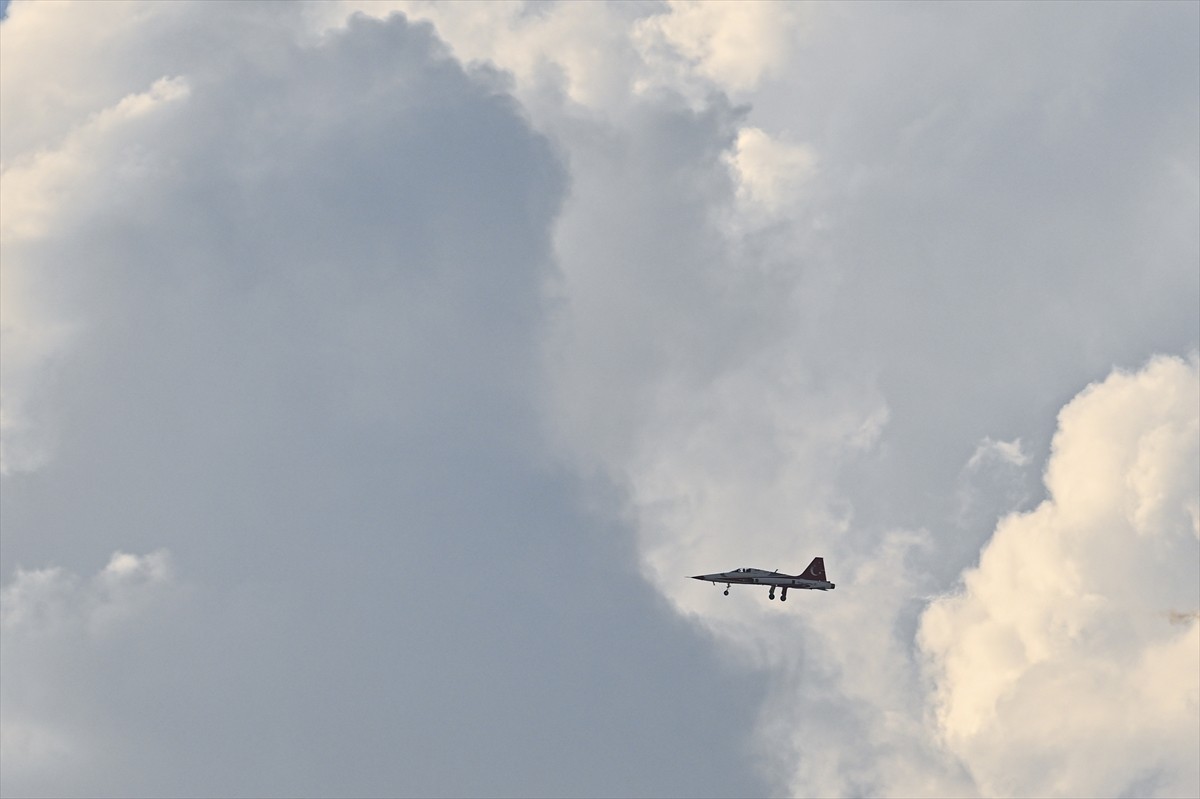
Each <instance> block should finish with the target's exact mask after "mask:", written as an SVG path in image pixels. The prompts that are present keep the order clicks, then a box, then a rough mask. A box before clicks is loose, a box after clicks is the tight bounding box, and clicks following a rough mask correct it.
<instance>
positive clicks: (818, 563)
mask: <svg viewBox="0 0 1200 799" xmlns="http://www.w3.org/2000/svg"><path fill="white" fill-rule="evenodd" d="M797 576H798V577H800V579H802V580H820V581H821V582H827V581H826V579H825V559H824V558H813V559H812V563H810V564H808V568H807V569H805V570H804V571H803V572H801V573H800V574H799V575H797Z"/></svg>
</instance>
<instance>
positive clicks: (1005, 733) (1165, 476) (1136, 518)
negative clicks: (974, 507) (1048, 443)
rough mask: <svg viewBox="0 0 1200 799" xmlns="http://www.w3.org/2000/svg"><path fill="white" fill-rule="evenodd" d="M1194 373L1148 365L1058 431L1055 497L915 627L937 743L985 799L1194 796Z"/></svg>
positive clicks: (1188, 367)
mask: <svg viewBox="0 0 1200 799" xmlns="http://www.w3.org/2000/svg"><path fill="white" fill-rule="evenodd" d="M1198 424H1200V375H1198V373H1197V363H1196V360H1195V359H1194V358H1193V359H1192V360H1191V361H1190V362H1187V361H1183V360H1181V359H1178V358H1159V359H1156V360H1154V361H1152V362H1151V363H1150V364H1149V365H1148V366H1146V368H1145V369H1143V370H1141V371H1138V372H1135V373H1124V372H1117V373H1114V374H1113V375H1112V376H1110V377H1109V378H1108V379H1107V380H1105V381H1103V382H1101V383H1098V384H1096V385H1093V386H1091V387H1089V388H1088V389H1087V390H1086V391H1084V392H1083V393H1081V394H1080V395H1079V396H1078V397H1077V398H1075V399H1074V400H1073V401H1072V402H1071V403H1070V404H1069V405H1067V406H1066V407H1065V408H1064V409H1063V411H1062V413H1061V414H1060V417H1059V429H1058V432H1057V434H1056V435H1055V438H1054V447H1053V452H1052V454H1051V457H1050V461H1049V465H1048V468H1047V475H1046V484H1047V489H1048V492H1049V498H1048V499H1047V500H1046V501H1045V502H1043V503H1042V504H1041V505H1039V506H1038V507H1037V508H1036V509H1034V510H1032V511H1030V512H1027V513H1022V514H1017V515H1014V516H1010V517H1008V518H1006V519H1005V520H1004V521H1003V522H1002V523H1001V524H1000V525H999V527H998V528H997V529H996V533H995V535H994V536H993V537H992V539H991V541H990V542H989V543H988V545H987V546H986V547H985V548H984V550H983V553H982V555H981V558H980V563H979V566H978V567H977V568H974V569H971V570H969V571H968V572H966V574H965V575H964V584H963V590H962V593H961V594H959V595H954V596H950V597H947V598H944V599H940V600H938V601H936V602H935V603H933V604H932V605H931V606H930V608H929V609H928V610H927V611H926V612H925V614H924V615H923V617H922V621H921V629H920V635H919V639H918V640H919V642H920V644H921V647H922V650H923V651H924V653H925V655H926V657H927V658H928V659H929V664H930V671H931V674H932V676H933V679H934V680H935V683H936V712H937V720H938V728H939V731H940V734H941V735H942V736H943V737H944V740H945V741H946V743H947V745H948V746H949V747H950V749H951V750H952V751H953V752H955V754H957V755H958V756H959V757H961V758H962V760H963V762H964V763H965V764H966V766H967V768H968V769H969V770H970V772H971V774H972V776H973V777H974V778H975V780H976V783H977V785H978V787H979V790H980V792H981V793H982V794H983V795H986V796H1011V795H1018V796H1019V795H1039V796H1116V795H1125V794H1136V795H1154V796H1185V795H1194V794H1196V793H1197V791H1198V790H1200V782H1198V776H1200V775H1198V774H1197V769H1196V764H1197V760H1196V758H1197V752H1198V751H1200V622H1197V621H1196V620H1195V618H1194V617H1191V618H1188V617H1186V616H1185V617H1184V618H1182V619H1181V623H1179V624H1175V625H1170V624H1167V623H1165V621H1164V618H1163V616H1164V614H1165V613H1167V612H1168V611H1169V610H1170V609H1175V608H1185V609H1190V608H1195V607H1197V606H1198V605H1200V574H1198V573H1197V571H1198V567H1197V563H1200V532H1198V530H1197V526H1196V521H1195V507H1196V503H1197V498H1198V493H1200V472H1198V469H1200V466H1198V464H1200V427H1198Z"/></svg>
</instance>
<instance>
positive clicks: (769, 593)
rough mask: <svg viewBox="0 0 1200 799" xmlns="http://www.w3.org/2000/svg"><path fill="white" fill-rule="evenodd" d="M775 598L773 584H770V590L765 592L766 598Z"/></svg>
mask: <svg viewBox="0 0 1200 799" xmlns="http://www.w3.org/2000/svg"><path fill="white" fill-rule="evenodd" d="M774 598H775V586H771V590H770V591H768V592H767V599H774Z"/></svg>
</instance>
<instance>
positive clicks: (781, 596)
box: [779, 586, 787, 602]
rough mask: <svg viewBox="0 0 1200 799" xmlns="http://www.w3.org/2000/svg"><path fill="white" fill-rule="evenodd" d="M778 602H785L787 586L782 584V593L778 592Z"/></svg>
mask: <svg viewBox="0 0 1200 799" xmlns="http://www.w3.org/2000/svg"><path fill="white" fill-rule="evenodd" d="M779 601H780V602H787V586H784V588H783V591H782V593H780V594H779Z"/></svg>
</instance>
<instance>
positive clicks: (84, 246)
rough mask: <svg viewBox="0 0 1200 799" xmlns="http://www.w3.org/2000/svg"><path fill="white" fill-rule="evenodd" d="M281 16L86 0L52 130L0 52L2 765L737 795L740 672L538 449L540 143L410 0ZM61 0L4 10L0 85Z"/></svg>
mask: <svg viewBox="0 0 1200 799" xmlns="http://www.w3.org/2000/svg"><path fill="white" fill-rule="evenodd" d="M302 11H303V9H302V8H301V7H300V6H286V7H281V6H255V5H250V6H243V5H241V4H237V5H224V6H222V5H208V4H197V5H182V4H181V5H175V4H171V5H166V4H164V5H162V6H152V7H139V8H135V7H125V6H101V7H99V8H93V7H92V6H88V7H87V9H86V10H84V13H85V15H87V16H88V17H89V19H88V21H89V23H92V24H94V25H95V28H94V31H98V33H97V34H96V36H95V38H94V39H91V40H89V41H91V42H92V48H94V49H87V48H85V53H84V56H86V58H85V59H84V63H82V64H80V63H75V62H71V60H70V59H64V63H63V64H61V65H60V66H58V67H57V68H51V69H49V71H48V73H47V74H46V75H45V76H44V83H43V84H41V85H42V86H43V87H45V86H49V85H56V84H57V85H67V86H71V87H74V88H75V89H76V90H77V91H80V92H84V91H86V90H88V89H92V90H93V91H92V95H91V97H92V100H93V101H94V102H95V103H96V105H95V106H94V107H88V106H87V104H86V103H82V102H80V101H79V99H78V98H77V97H76V96H75V95H74V94H71V95H68V96H67V100H69V101H70V102H64V103H63V104H55V103H53V102H51V103H49V105H50V106H51V107H50V108H49V109H48V111H47V116H49V117H54V114H55V113H57V114H59V115H60V117H61V118H59V119H57V121H56V122H55V124H56V125H57V130H58V131H59V132H58V134H57V135H53V134H51V133H49V132H45V133H44V134H40V135H38V136H33V135H31V134H30V131H29V129H27V128H25V127H23V125H22V123H23V121H24V119H25V117H24V116H17V117H16V118H15V119H14V116H13V115H10V114H9V113H7V110H8V108H9V107H10V106H9V104H10V103H12V104H13V105H12V107H15V108H20V107H23V105H22V104H24V103H29V102H32V100H31V96H30V95H31V93H37V92H39V91H41V89H39V88H38V84H36V83H35V84H32V85H25V84H22V83H19V82H11V81H10V80H6V82H5V84H4V87H3V88H4V103H5V109H6V113H5V115H4V120H5V125H6V128H5V137H4V138H5V141H6V143H11V142H12V141H15V142H20V141H23V140H24V139H25V137H27V136H28V137H29V140H30V144H29V147H28V149H27V150H25V151H21V152H16V153H15V154H13V155H12V156H11V161H10V160H9V157H10V156H9V154H8V153H6V155H5V159H6V160H5V180H4V183H5V190H6V200H5V220H4V221H5V223H6V226H7V225H9V224H11V228H10V227H6V235H5V238H4V267H5V272H6V279H7V278H8V276H10V275H11V280H12V282H11V283H7V284H6V295H7V296H6V302H11V303H12V307H13V308H14V314H15V315H14V316H10V315H9V306H7V305H6V309H5V323H6V324H8V323H9V321H10V319H13V320H19V321H21V323H22V324H23V325H24V327H23V328H22V329H23V330H24V331H25V334H24V336H23V337H22V336H18V337H15V338H13V339H11V340H10V338H9V334H8V330H7V328H6V332H5V345H6V347H11V348H12V349H6V351H5V358H4V365H5V374H4V379H5V391H6V393H5V403H6V407H7V403H8V402H9V401H10V397H17V398H20V399H21V400H22V404H21V407H22V408H24V409H27V410H30V409H32V410H30V412H29V413H27V414H23V415H22V416H21V417H20V418H18V419H17V420H16V423H17V424H18V425H19V426H18V427H17V428H16V429H13V428H8V429H6V430H5V437H6V440H8V439H9V437H10V436H24V435H28V436H31V437H30V438H26V439H25V440H26V442H34V441H36V448H37V449H38V450H39V451H41V452H42V453H43V460H42V461H41V462H37V463H34V462H32V461H31V460H29V459H25V460H23V462H21V463H18V464H16V466H15V467H14V468H10V469H8V470H7V472H6V474H5V476H4V484H3V488H4V502H3V514H4V536H3V542H2V543H3V553H2V554H3V560H4V564H5V570H6V575H5V586H6V588H5V594H4V614H5V615H4V618H5V629H4V637H5V638H4V646H3V652H4V666H3V667H4V680H3V691H4V695H3V718H2V719H0V721H2V723H3V725H4V732H3V737H4V741H5V747H6V748H5V752H4V768H3V770H2V774H3V777H2V779H3V792H4V793H5V795H26V796H33V795H87V796H93V795H99V794H122V795H153V796H162V795H195V794H197V793H202V794H206V795H284V794H286V795H388V796H393V795H421V796H430V795H454V796H461V795H484V794H487V795H522V796H525V795H553V796H563V795H601V794H603V795H618V794H619V795H632V794H659V795H682V794H688V795H693V794H694V795H706V794H728V793H732V792H737V791H741V790H745V789H746V786H756V787H754V788H752V789H751V791H752V792H756V793H761V792H763V791H764V790H766V789H765V788H764V787H763V786H762V783H761V782H760V781H759V779H758V778H757V777H756V776H755V775H754V774H753V773H752V772H751V771H750V770H749V755H748V752H747V751H746V748H745V747H744V746H743V745H742V744H741V741H742V740H743V738H742V736H741V734H740V732H739V731H740V730H741V729H744V728H745V726H746V725H747V724H748V723H749V722H750V719H751V718H752V714H753V711H754V708H755V707H756V706H757V703H758V694H759V689H758V688H757V687H756V679H755V677H754V675H753V674H751V673H749V672H747V671H746V670H744V669H736V668H734V667H733V666H732V665H730V664H723V663H721V662H719V661H718V659H717V656H716V654H715V653H714V652H713V651H712V650H711V648H710V647H709V646H708V645H707V642H706V637H705V636H704V635H703V633H702V632H700V631H697V630H695V629H694V628H690V627H688V626H687V625H685V624H684V623H683V622H682V621H681V620H678V619H676V618H675V617H674V616H673V614H671V613H670V611H669V609H668V607H667V606H666V604H665V603H663V602H662V601H661V599H659V598H658V597H657V596H656V595H655V594H654V593H653V592H652V591H651V590H650V589H649V588H648V587H647V586H646V585H644V584H643V583H642V582H641V581H640V580H638V578H637V577H636V567H635V566H634V562H633V549H632V546H631V533H630V531H629V529H628V528H627V527H625V526H623V524H622V523H621V521H620V520H619V519H618V518H615V517H614V516H613V515H612V514H608V513H596V512H594V511H592V510H589V507H591V506H592V505H593V503H592V502H591V501H590V500H589V499H588V498H587V496H586V494H585V493H584V491H583V490H582V487H581V485H580V483H579V481H578V479H577V478H575V477H574V476H572V475H571V474H570V473H569V472H567V471H566V470H564V469H563V467H562V466H561V465H560V464H559V463H558V462H556V460H555V459H554V458H553V457H551V456H550V453H549V450H548V449H547V446H546V443H545V436H544V432H543V430H544V423H543V422H542V420H541V419H540V418H539V414H540V409H541V406H542V402H541V400H540V399H539V396H540V392H541V391H542V389H541V386H542V385H544V382H545V378H544V376H543V375H542V366H541V342H542V339H543V336H544V335H545V332H544V331H545V329H546V325H547V318H548V313H549V310H548V305H547V302H546V299H545V294H544V285H545V284H546V283H547V282H549V281H550V280H551V278H552V276H553V272H554V263H553V257H552V252H551V234H552V222H553V220H554V218H555V214H556V213H557V212H558V208H559V206H560V203H561V202H562V198H563V194H564V191H565V186H566V177H565V174H564V171H563V166H562V163H561V161H560V160H559V158H558V156H557V155H556V154H555V152H554V151H553V149H552V147H551V146H550V144H549V143H548V142H547V140H546V139H545V138H544V137H543V136H541V135H539V134H537V133H536V132H534V131H533V130H531V129H530V127H529V125H528V123H527V121H526V120H525V119H524V117H523V116H522V114H521V112H520V109H519V107H518V106H517V104H516V103H515V102H514V100H513V99H512V97H511V96H509V95H508V94H507V93H506V92H505V91H504V82H503V80H502V79H501V78H500V77H499V76H498V75H496V74H495V73H494V72H491V71H488V70H475V71H472V72H467V71H464V69H463V68H462V67H461V66H460V64H459V63H458V62H457V61H455V60H453V59H452V58H450V57H449V56H448V55H447V54H446V52H445V48H444V47H443V46H442V45H441V44H440V43H439V42H438V40H437V39H436V38H435V36H434V35H433V33H432V32H431V30H430V29H429V27H428V26H414V25H409V24H407V23H406V22H405V20H404V19H402V18H399V17H396V18H393V19H391V20H388V21H386V22H380V21H374V20H367V19H359V20H356V21H353V22H352V23H351V24H350V25H349V26H348V27H347V28H346V29H345V30H343V31H341V32H338V33H336V34H331V35H329V36H325V37H320V38H317V37H310V38H309V39H307V40H303V41H302V39H303V37H300V36H299V35H298V34H296V29H297V24H296V20H297V19H298V18H299V17H300V16H302ZM71 14H72V9H70V8H57V7H42V6H39V5H36V4H34V5H32V6H25V7H21V6H18V7H15V8H13V9H12V10H11V15H10V16H9V18H8V19H7V20H6V21H5V22H4V23H3V29H2V30H3V33H4V37H5V39H4V53H5V59H6V62H5V67H6V68H5V70H4V72H5V77H6V79H7V78H9V76H10V74H11V73H10V72H9V70H8V69H7V65H8V64H9V63H10V62H11V61H18V62H19V61H20V59H21V58H28V59H35V58H37V57H38V53H39V52H40V51H39V50H37V48H36V44H37V43H38V42H40V41H45V40H46V39H48V38H49V39H53V38H54V34H55V31H58V32H60V33H62V34H63V35H66V34H67V33H69V31H70V30H71V28H72V26H73V25H74V24H76V21H75V20H73V19H72V17H71ZM110 34H111V35H110ZM181 37H183V38H186V40H187V42H188V45H187V46H182V47H181V46H177V45H178V43H179V41H180V40H181ZM96 42H99V43H100V45H97V44H96ZM105 42H107V46H108V47H112V48H116V49H115V50H113V51H110V50H108V49H106V47H105V46H104V43H105ZM30 47H33V48H34V49H33V50H30V49H28V48H30ZM87 58H95V59H97V63H98V64H107V61H106V59H108V58H112V59H116V60H118V61H121V62H125V61H128V62H136V63H137V66H136V67H133V68H131V69H130V70H128V71H125V70H121V69H113V70H111V71H110V72H108V73H107V74H97V75H89V74H87V70H86V67H87V63H88V62H87V60H86V59H87ZM131 71H132V72H137V73H140V74H137V75H135V76H133V77H130V75H129V74H128V72H131ZM17 72H18V73H19V72H20V71H19V70H18V71H17ZM97 72H98V73H105V68H104V67H98V69H97ZM113 73H115V75H114V74H113ZM26 74H27V73H26ZM110 82H111V83H113V84H116V85H117V86H118V87H119V89H117V90H113V87H112V86H110V85H109V83H110ZM93 84H101V86H100V87H99V88H96V86H95V85H93ZM75 104H78V105H79V106H81V107H80V108H79V109H78V110H75V109H73V108H72V107H71V106H72V105H75ZM67 120H71V121H70V122H68V121H67ZM51 121H54V120H51ZM29 124H30V125H31V126H33V127H34V128H36V127H38V126H39V125H49V124H50V122H49V121H47V119H44V118H41V117H39V118H37V119H36V120H31V121H30V123H29ZM9 126H12V128H13V129H14V130H15V133H14V136H13V137H12V139H11V140H10V138H9V136H8V130H9ZM43 137H44V138H43ZM10 177H11V179H12V180H11V182H10V180H9V179H10ZM7 192H13V194H12V197H14V198H15V200H14V204H13V205H10V204H9V201H8V198H9V195H8V194H7ZM17 201H24V202H25V203H26V205H24V206H22V205H20V203H19V202H17ZM9 287H15V288H18V289H19V291H14V292H12V294H9V292H8V291H7V289H8V288H9ZM60 325H61V326H63V327H65V328H67V332H66V334H64V336H63V337H62V339H61V340H59V339H55V340H53V341H50V339H48V338H46V336H48V335H49V331H52V330H56V329H57V328H58V326H60ZM39 336H41V337H42V338H40V339H39V338H38V337H39ZM34 340H36V341H37V343H39V347H38V348H37V349H35V350H32V351H31V350H21V349H20V346H22V342H24V341H34ZM10 355H12V356H13V360H11V361H10ZM16 355H20V356H21V358H16V357H15V356H16ZM10 364H14V365H15V364H20V369H19V370H17V371H10V370H9V366H10ZM33 410H36V412H33ZM6 423H8V422H7V419H6ZM27 446H28V447H33V446H34V444H32V443H29V444H27ZM24 451H28V450H24ZM160 550H161V551H166V552H169V558H170V562H171V563H172V564H173V567H172V569H171V570H170V571H169V572H166V571H164V572H162V574H161V576H160V577H155V575H157V574H158V572H156V571H154V570H153V569H150V572H149V574H150V576H149V577H147V578H146V579H145V580H142V581H141V582H138V580H135V579H134V578H136V577H137V576H138V575H139V574H141V573H142V572H143V571H145V569H143V568H142V567H143V566H146V568H150V566H149V565H153V564H154V563H157V562H158V561H157V560H156V558H158V557H159V556H157V555H150V554H145V553H152V552H158V551H160ZM114 551H120V552H123V553H132V554H119V555H117V556H113V555H112V553H113V552H114ZM163 557H164V558H165V557H166V556H163ZM105 562H109V566H108V567H107V568H106V569H104V570H102V571H100V572H99V574H97V569H98V568H99V567H100V566H101V565H102V564H104V563H105ZM139 564H140V565H139ZM147 564H149V565H147ZM93 574H97V576H95V577H91V576H90V575H93ZM147 581H148V582H147ZM105 586H109V587H110V588H111V589H112V591H115V592H118V593H117V594H113V597H118V595H119V597H124V599H121V600H120V601H119V602H118V600H117V598H110V599H105V600H103V601H101V600H99V599H97V596H101V594H98V593H97V592H101V590H102V589H104V587H105ZM104 590H107V589H104ZM155 591H160V592H162V594H163V596H162V597H160V596H159V595H158V594H156V593H155ZM103 596H107V595H103ZM167 599H170V601H167ZM135 609H136V610H137V612H136V613H134V612H133V611H134V610H135ZM97 614H99V615H100V616H102V617H103V618H104V619H105V622H104V624H105V627H106V632H105V633H104V634H103V635H101V634H96V635H77V634H75V630H76V629H77V628H79V629H81V628H83V627H87V626H88V624H90V621H88V620H89V619H92V618H94V617H96V616H97ZM10 621H11V622H12V623H11V624H10V623H9V622H10ZM701 753H703V754H701Z"/></svg>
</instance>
